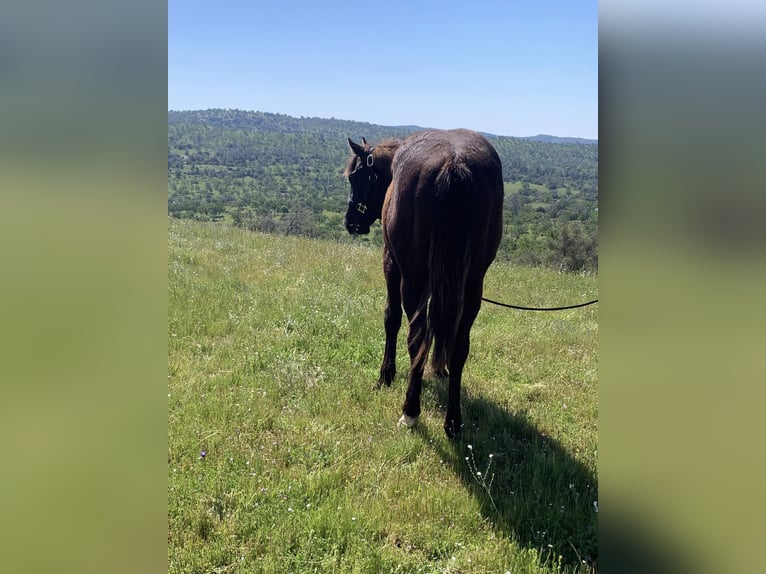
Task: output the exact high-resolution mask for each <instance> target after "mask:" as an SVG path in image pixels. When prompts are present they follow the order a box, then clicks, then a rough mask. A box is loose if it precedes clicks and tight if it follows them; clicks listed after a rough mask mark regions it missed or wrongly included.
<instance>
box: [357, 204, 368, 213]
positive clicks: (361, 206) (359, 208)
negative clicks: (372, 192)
mask: <svg viewBox="0 0 766 574" xmlns="http://www.w3.org/2000/svg"><path fill="white" fill-rule="evenodd" d="M356 210H357V211H358V212H359V213H367V206H366V205H365V204H364V203H357V204H356Z"/></svg>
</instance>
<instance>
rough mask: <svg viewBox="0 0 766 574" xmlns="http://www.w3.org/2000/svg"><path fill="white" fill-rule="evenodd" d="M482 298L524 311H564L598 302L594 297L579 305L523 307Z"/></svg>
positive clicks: (501, 305) (483, 298) (495, 303)
mask: <svg viewBox="0 0 766 574" xmlns="http://www.w3.org/2000/svg"><path fill="white" fill-rule="evenodd" d="M481 300H482V301H486V302H487V303H492V304H493V305H499V306H500V307H508V308H509V309H520V310H522V311H562V310H564V309H577V308H578V307H585V306H587V305H593V304H594V303H598V299H594V300H593V301H588V302H587V303H580V304H579V305H567V306H565V307H522V306H521V305H509V304H508V303H500V302H498V301H493V300H492V299H487V298H486V297H482V298H481Z"/></svg>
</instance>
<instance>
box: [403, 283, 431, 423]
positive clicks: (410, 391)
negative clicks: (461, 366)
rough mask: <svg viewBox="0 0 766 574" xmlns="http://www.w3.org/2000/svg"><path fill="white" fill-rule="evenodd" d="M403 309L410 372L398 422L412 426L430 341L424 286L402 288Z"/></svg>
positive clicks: (418, 412)
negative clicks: (405, 321)
mask: <svg viewBox="0 0 766 574" xmlns="http://www.w3.org/2000/svg"><path fill="white" fill-rule="evenodd" d="M403 291H404V293H403V299H404V310H405V312H406V313H407V318H408V319H409V320H410V326H409V332H408V333H407V350H408V351H409V354H410V374H409V382H408V385H407V392H406V394H405V397H404V405H403V406H402V418H401V419H399V424H404V425H406V426H408V427H411V426H414V425H415V423H417V422H418V417H419V416H420V392H421V389H422V386H423V370H424V368H425V365H426V360H427V359H428V351H429V348H430V346H431V341H430V340H429V339H428V337H427V330H426V310H425V300H424V298H425V287H424V286H418V287H412V286H408V287H405V288H404V289H403Z"/></svg>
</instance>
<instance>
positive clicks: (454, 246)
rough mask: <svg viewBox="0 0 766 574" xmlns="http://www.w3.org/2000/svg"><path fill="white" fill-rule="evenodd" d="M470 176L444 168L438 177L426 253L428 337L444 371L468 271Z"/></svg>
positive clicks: (436, 362) (463, 170)
mask: <svg viewBox="0 0 766 574" xmlns="http://www.w3.org/2000/svg"><path fill="white" fill-rule="evenodd" d="M471 186H472V176H471V172H470V171H469V170H468V169H467V168H465V167H464V166H462V165H460V164H455V163H452V164H448V165H447V166H445V167H444V168H443V169H442V171H441V172H440V173H439V174H438V176H437V177H436V180H435V189H434V200H435V201H434V212H433V223H432V234H431V247H430V252H429V265H428V267H429V291H430V294H431V300H430V303H429V306H428V327H427V328H428V337H429V339H430V340H432V341H433V361H432V362H433V364H434V366H435V367H437V368H440V369H441V368H443V367H446V366H447V364H448V362H449V358H450V357H451V355H452V349H453V347H454V344H455V339H456V337H457V331H458V326H459V324H460V320H461V318H462V317H463V305H464V300H465V289H466V279H467V275H468V271H469V269H470V268H471V248H470V240H471V238H470V223H469V222H470V221H471V219H472V214H471V210H472V204H471V201H470V199H471Z"/></svg>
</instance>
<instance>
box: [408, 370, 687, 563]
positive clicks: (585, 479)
mask: <svg viewBox="0 0 766 574" xmlns="http://www.w3.org/2000/svg"><path fill="white" fill-rule="evenodd" d="M424 383H425V384H424V388H423V401H424V403H425V402H427V401H431V402H432V403H433V404H432V405H431V406H433V407H434V408H435V409H436V410H438V411H439V412H441V413H444V412H445V410H446V404H447V381H446V379H434V378H429V379H426V380H424ZM461 395H462V396H461V406H462V411H463V420H464V421H465V427H464V428H463V430H462V432H461V433H460V435H459V436H458V438H457V439H455V440H448V441H445V440H434V439H435V438H436V436H435V435H437V433H438V436H439V438H440V439H441V437H442V436H443V430H442V425H441V421H439V424H438V425H437V426H436V427H435V428H434V427H432V426H429V425H428V424H424V423H423V421H422V418H421V422H420V423H418V425H417V426H415V427H414V429H413V431H414V432H416V433H417V434H419V435H420V436H422V437H423V439H424V441H425V443H426V444H429V445H433V447H434V448H436V449H437V451H438V453H439V455H440V457H441V459H442V460H443V461H444V462H445V463H446V464H448V465H449V466H451V468H452V470H453V471H454V472H455V474H456V475H457V476H458V477H459V478H460V480H461V481H462V482H463V484H464V485H465V487H466V489H467V490H468V491H469V492H470V493H471V494H472V495H473V496H474V497H475V498H476V499H477V500H478V502H479V504H480V506H481V512H482V514H483V516H484V517H485V518H486V519H487V520H489V521H490V522H491V523H492V524H493V526H494V529H495V530H496V531H497V532H498V533H499V534H500V535H501V536H508V537H510V538H512V539H513V540H515V541H516V542H517V543H518V544H519V545H521V546H522V547H524V548H535V549H537V550H539V551H540V561H541V564H548V565H551V566H555V565H556V564H560V567H561V568H563V569H565V570H567V571H569V570H573V569H577V570H580V571H588V570H591V571H593V572H595V571H597V570H598V569H599V568H601V569H602V570H605V571H617V572H623V573H626V574H628V573H633V572H640V573H642V574H643V573H646V572H652V573H654V574H664V573H670V572H690V571H694V569H693V568H692V565H693V564H694V563H695V561H694V560H693V559H692V558H691V557H690V556H689V555H687V554H685V553H683V552H681V550H680V549H679V548H677V547H675V546H672V545H669V544H668V542H667V541H664V540H661V539H658V538H657V536H656V535H655V534H654V533H652V532H651V531H648V530H647V529H646V528H645V527H642V526H641V524H640V523H639V522H637V521H635V520H633V519H632V518H631V513H630V512H626V509H625V508H624V507H622V508H617V507H615V508H612V509H611V512H610V513H609V517H610V521H609V522H610V523H609V527H608V532H605V533H604V535H603V536H602V537H601V540H602V541H605V542H606V545H607V546H606V548H605V549H603V550H606V552H603V551H602V553H601V557H600V558H599V533H598V479H597V477H596V475H595V473H594V471H593V470H591V469H590V468H588V467H587V466H586V465H584V464H583V463H582V462H580V461H578V460H577V459H576V458H574V457H573V456H572V455H571V454H570V453H569V452H568V451H567V450H566V449H565V448H564V447H563V446H562V445H561V444H560V443H559V442H557V441H556V440H555V439H552V438H551V437H549V436H547V435H546V434H545V432H543V431H541V430H540V429H539V428H538V427H537V426H535V424H534V423H533V422H531V421H530V420H529V419H528V418H527V417H526V415H525V413H523V412H517V413H510V412H508V411H506V410H505V409H504V408H502V407H501V406H498V405H497V404H495V403H493V402H492V401H489V400H487V399H485V398H483V397H479V396H470V395H469V394H467V393H466V392H465V389H463V392H462V393H461ZM469 445H470V446H469ZM490 454H491V455H492V457H491V458H490ZM478 473H481V475H479V474H478ZM615 502H616V501H615ZM690 568H691V569H690Z"/></svg>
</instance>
